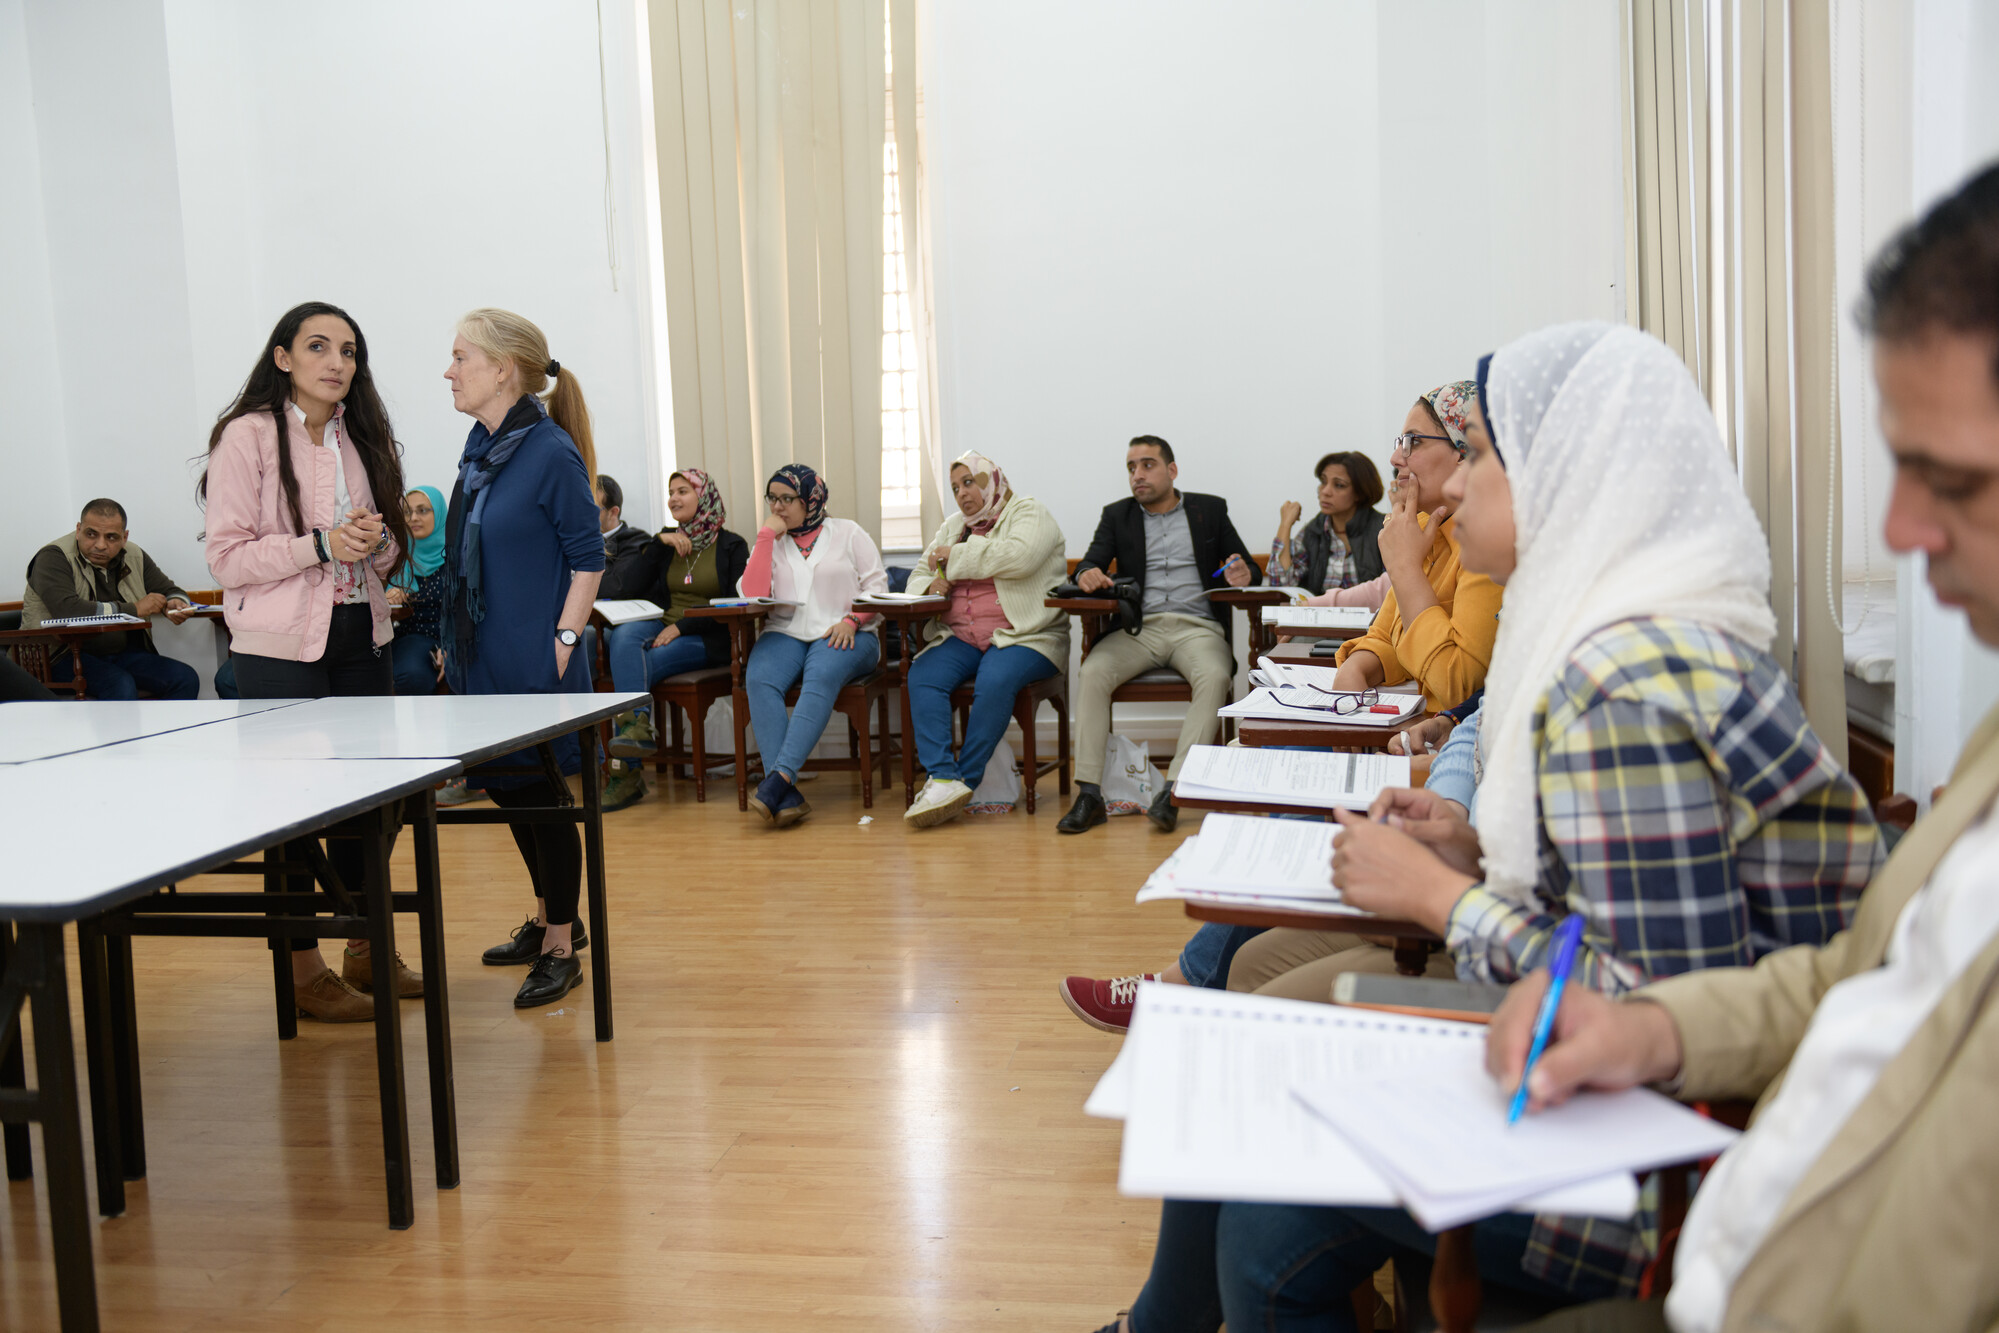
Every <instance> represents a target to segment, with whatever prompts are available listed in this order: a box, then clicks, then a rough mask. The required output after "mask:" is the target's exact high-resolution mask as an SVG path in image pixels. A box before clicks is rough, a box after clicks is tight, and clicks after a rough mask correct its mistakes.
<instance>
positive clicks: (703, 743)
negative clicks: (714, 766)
mask: <svg viewBox="0 0 1999 1333" xmlns="http://www.w3.org/2000/svg"><path fill="white" fill-rule="evenodd" d="M701 697H703V698H705V697H706V696H705V695H704V696H701ZM709 707H710V705H707V704H703V705H702V707H701V716H699V717H690V718H689V719H688V725H689V727H690V729H691V730H692V731H693V733H694V734H693V736H692V737H691V739H690V744H692V746H693V748H694V801H695V804H697V805H698V804H701V803H702V802H704V801H706V800H707V799H708V735H707V733H708V708H709ZM673 720H674V722H675V724H676V730H677V729H678V723H679V721H680V711H679V710H678V709H675V710H674V714H673ZM673 745H674V749H675V750H678V749H679V748H680V742H679V740H678V739H676V740H675V741H674V743H673Z"/></svg>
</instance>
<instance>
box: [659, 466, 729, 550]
mask: <svg viewBox="0 0 1999 1333" xmlns="http://www.w3.org/2000/svg"><path fill="white" fill-rule="evenodd" d="M673 477H679V478H680V479H681V480H683V481H685V482H686V483H687V484H688V485H689V486H692V487H693V488H694V489H695V491H696V492H698V495H697V496H696V499H695V501H694V517H693V518H691V519H689V520H688V521H687V522H686V523H684V524H682V525H681V528H680V530H681V531H682V532H684V533H686V534H687V540H688V541H690V542H692V543H694V554H696V555H700V554H701V553H702V552H703V551H705V550H707V549H708V548H709V547H710V546H712V545H714V542H715V538H717V537H719V536H721V534H722V524H723V522H724V521H725V520H726V518H727V515H726V514H725V513H724V512H723V509H722V489H721V487H719V486H717V485H716V484H715V479H714V478H713V477H710V476H709V475H708V474H707V473H706V472H703V471H702V470H701V469H700V468H698V467H684V468H681V469H680V470H679V471H678V472H675V473H674V474H673ZM673 477H668V478H667V481H668V482H669V483H671V482H672V481H673Z"/></svg>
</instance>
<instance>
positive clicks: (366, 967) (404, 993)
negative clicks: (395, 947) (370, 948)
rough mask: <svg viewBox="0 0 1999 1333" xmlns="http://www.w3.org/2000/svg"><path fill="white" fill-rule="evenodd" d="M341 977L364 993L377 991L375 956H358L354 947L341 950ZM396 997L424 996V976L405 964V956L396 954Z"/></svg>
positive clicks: (417, 997) (369, 993)
mask: <svg viewBox="0 0 1999 1333" xmlns="http://www.w3.org/2000/svg"><path fill="white" fill-rule="evenodd" d="M340 979H341V980H342V981H344V982H346V983H347V984H348V985H350V986H352V987H353V988H354V989H355V990H357V991H360V992H361V993H362V994H363V995H372V994H374V992H375V960H374V958H373V956H371V955H368V954H362V955H360V956H358V957H357V956H356V955H355V953H354V951H353V950H352V949H345V950H342V951H341V958H340ZM396 998H397V999H399V1000H420V999H422V998H423V977H422V976H420V975H419V974H417V973H415V972H412V971H410V970H409V968H407V967H405V966H404V965H403V956H402V955H401V954H400V953H398V954H397V955H396Z"/></svg>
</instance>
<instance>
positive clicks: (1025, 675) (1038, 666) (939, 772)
mask: <svg viewBox="0 0 1999 1333" xmlns="http://www.w3.org/2000/svg"><path fill="white" fill-rule="evenodd" d="M1054 674H1055V664H1054V663H1053V662H1051V661H1049V660H1048V659H1047V658H1045V657H1043V656H1042V655H1041V654H1040V653H1037V652H1035V651H1034V649H1032V648H1027V647H1023V646H1022V645H1020V644H1014V645H1013V646H1012V647H1010V648H1001V647H992V648H987V649H985V650H983V651H981V650H980V649H977V648H974V647H973V646H972V645H971V644H969V643H966V642H965V641H964V640H963V639H961V638H959V637H958V636H957V635H955V634H953V635H951V636H950V637H948V638H946V639H944V640H943V641H942V642H940V643H937V644H935V645H933V646H932V647H929V648H926V649H924V651H923V653H922V654H921V655H920V656H918V657H917V659H916V660H915V661H914V662H911V663H910V664H909V715H910V722H911V725H912V727H913V728H914V730H915V732H916V756H917V758H918V759H921V760H922V761H923V768H924V771H926V772H927V773H929V774H930V776H931V777H933V778H936V779H938V780H939V781H946V780H950V779H956V780H957V781H959V782H962V783H964V784H965V785H966V786H968V787H976V786H978V785H979V779H980V778H982V777H984V776H985V773H986V763H987V761H988V760H990V759H991V758H992V757H993V750H994V748H995V747H997V746H998V745H999V743H1000V737H1002V736H1004V735H1005V734H1006V724H1007V723H1008V722H1009V721H1010V720H1012V718H1013V701H1014V699H1015V698H1016V697H1017V696H1018V695H1019V694H1020V692H1021V691H1022V690H1023V689H1025V688H1027V687H1028V686H1029V685H1032V684H1033V683H1034V682H1035V681H1037V680H1046V679H1048V678H1049V677H1050V676H1052V675H1054ZM968 680H969V681H972V682H973V685H972V712H971V716H970V717H969V718H967V719H966V721H965V743H964V744H963V745H962V746H960V747H959V749H958V753H957V756H956V757H955V758H954V757H953V756H952V754H951V691H953V690H955V689H957V688H958V687H959V686H960V685H963V684H964V683H965V682H966V681H968Z"/></svg>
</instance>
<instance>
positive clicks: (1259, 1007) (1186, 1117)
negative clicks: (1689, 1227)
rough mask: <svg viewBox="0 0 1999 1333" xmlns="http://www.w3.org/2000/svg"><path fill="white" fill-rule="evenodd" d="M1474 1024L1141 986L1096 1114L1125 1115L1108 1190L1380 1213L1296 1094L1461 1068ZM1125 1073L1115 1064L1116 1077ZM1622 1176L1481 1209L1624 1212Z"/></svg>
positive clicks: (1357, 1162) (1474, 1037) (1627, 1179)
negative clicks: (1432, 1068) (1114, 1080)
mask: <svg viewBox="0 0 1999 1333" xmlns="http://www.w3.org/2000/svg"><path fill="white" fill-rule="evenodd" d="M1484 1041H1485V1028H1483V1027H1482V1026H1479V1025H1476V1024H1471V1023H1446V1022H1440V1021H1437V1020H1434V1019H1422V1018H1406V1017H1402V1016H1400V1015H1394V1014H1381V1013H1374V1012H1372V1011H1368V1010H1354V1009H1340V1008H1336V1007H1334V1006H1332V1005H1324V1004H1306V1003H1304V1002H1302V1001H1298V1000H1279V999H1272V998H1270V997H1268V996H1262V995H1239V994H1236V993H1234V992H1230V991H1211V990H1200V989H1197V988H1194V987H1189V986H1166V985H1160V984H1158V983H1147V984H1145V985H1143V986H1141V987H1140V988H1139V992H1138V1004H1137V1007H1136V1009H1135V1010H1134V1011H1133V1014H1132V1022H1131V1034H1130V1036H1128V1037H1127V1038H1126V1039H1125V1050H1124V1051H1123V1052H1122V1053H1121V1054H1120V1056H1119V1058H1118V1060H1117V1063H1116V1064H1115V1065H1114V1066H1113V1067H1112V1070H1111V1071H1110V1073H1109V1074H1106V1076H1105V1077H1106V1078H1109V1077H1111V1076H1112V1075H1114V1074H1118V1073H1120V1072H1122V1073H1123V1075H1124V1076H1125V1078H1126V1086H1125V1087H1124V1088H1123V1089H1122V1090H1119V1089H1117V1088H1115V1087H1100V1088H1099V1089H1098V1092H1097V1093H1096V1094H1093V1095H1092V1098H1091V1101H1092V1103H1093V1105H1094V1107H1095V1108H1096V1111H1097V1113H1098V1114H1109V1115H1116V1114H1118V1113H1120V1112H1121V1113H1122V1115H1123V1118H1124V1148H1123V1152H1122V1154H1121V1156H1120V1159H1119V1163H1118V1189H1119V1191H1120V1192H1122V1193H1124V1194H1127V1195H1133V1196H1136V1197H1140V1198H1175V1199H1220V1200H1241V1201H1244V1202H1251V1203H1305V1204H1348V1205H1355V1206H1373V1207H1389V1206H1393V1205H1395V1204H1397V1203H1400V1202H1401V1201H1402V1194H1401V1192H1400V1190H1398V1188H1397V1186H1396V1185H1395V1184H1393V1183H1391V1182H1390V1180H1389V1178H1388V1177H1386V1176H1384V1175H1383V1174H1382V1173H1381V1172H1380V1171H1378V1170H1377V1169H1375V1167H1374V1166H1373V1165H1372V1164H1371V1162H1370V1160H1369V1159H1368V1158H1367V1157H1366V1156H1364V1155H1363V1154H1362V1153H1361V1152H1360V1151H1359V1150H1358V1149H1357V1148H1356V1147H1355V1146H1354V1145H1353V1143H1352V1142H1351V1141H1350V1140H1349V1139H1348V1138H1347V1137H1346V1136H1345V1135H1343V1134H1342V1133H1340V1132H1339V1131H1338V1130H1336V1129H1334V1128H1333V1127H1332V1125H1331V1124H1329V1123H1328V1122H1327V1121H1326V1120H1325V1119H1323V1118H1322V1117H1321V1116H1319V1115H1317V1114H1315V1113H1314V1112H1313V1111H1312V1110H1311V1109H1309V1108H1308V1107H1307V1106H1306V1105H1305V1103H1304V1102H1303V1101H1301V1100H1299V1098H1297V1097H1296V1096H1294V1095H1293V1089H1294V1088H1295V1087H1299V1086H1307V1087H1315V1088H1337V1087H1338V1086H1339V1085H1340V1084H1341V1082H1342V1081H1344V1080H1349V1079H1358V1078H1361V1077H1363V1076H1366V1075H1368V1074H1370V1073H1372V1072H1374V1071H1378V1070H1381V1071H1385V1070H1391V1069H1397V1068H1400V1067H1403V1066H1407V1067H1409V1068H1410V1069H1412V1070H1416V1069H1421V1068H1423V1067H1424V1066H1426V1065H1433V1064H1436V1063H1437V1062H1439V1061H1440V1060H1441V1061H1443V1062H1445V1063H1447V1064H1462V1063H1463V1062H1464V1061H1465V1060H1466V1059H1468V1058H1472V1059H1475V1058H1477V1057H1478V1055H1479V1053H1480V1052H1482V1051H1483V1049H1484ZM1120 1067H1122V1068H1120ZM1637 1203H1638V1188H1637V1184H1636V1182H1635V1181H1634V1180H1633V1179H1632V1177H1631V1176H1630V1175H1628V1174H1610V1175H1604V1176H1601V1177H1599V1178H1597V1179H1594V1180H1587V1181H1582V1182H1580V1183H1572V1184H1568V1185H1566V1186H1565V1187H1563V1188H1561V1189H1557V1190H1550V1191H1547V1192H1545V1193H1541V1194H1537V1195H1533V1196H1531V1197H1522V1196H1521V1195H1517V1194H1516V1195H1514V1196H1513V1198H1512V1200H1509V1201H1508V1202H1507V1203H1503V1204H1500V1205H1496V1206H1494V1207H1493V1208H1492V1209H1491V1211H1494V1212H1500V1211H1506V1208H1507V1207H1508V1206H1512V1205H1514V1204H1517V1206H1519V1207H1521V1208H1525V1209H1530V1210H1533V1211H1543V1212H1557V1213H1577V1214H1584V1215H1588V1216H1596V1217H1629V1216H1630V1215H1631V1213H1632V1212H1633V1210H1635V1209H1636V1207H1637Z"/></svg>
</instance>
